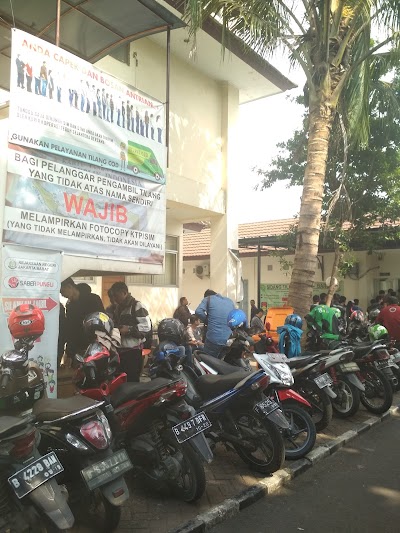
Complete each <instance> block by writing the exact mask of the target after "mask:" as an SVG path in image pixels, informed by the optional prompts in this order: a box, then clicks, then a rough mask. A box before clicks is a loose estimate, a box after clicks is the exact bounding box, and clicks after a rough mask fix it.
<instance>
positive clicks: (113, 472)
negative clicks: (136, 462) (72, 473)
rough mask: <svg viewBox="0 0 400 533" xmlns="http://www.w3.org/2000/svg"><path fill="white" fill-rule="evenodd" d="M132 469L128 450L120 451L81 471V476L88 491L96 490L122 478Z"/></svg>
mask: <svg viewBox="0 0 400 533" xmlns="http://www.w3.org/2000/svg"><path fill="white" fill-rule="evenodd" d="M131 469H132V463H131V460H130V459H129V457H128V454H127V452H126V450H119V451H117V452H115V453H113V454H112V455H111V456H110V457H106V458H105V459H103V460H102V461H99V462H97V463H94V464H92V465H90V466H88V467H86V468H84V469H83V470H81V476H82V477H83V479H84V481H85V483H86V485H87V487H88V489H89V490H94V489H97V488H98V487H101V486H103V485H105V484H106V483H108V482H109V481H113V480H114V479H116V478H117V477H120V476H122V475H123V474H125V472H128V471H129V470H131Z"/></svg>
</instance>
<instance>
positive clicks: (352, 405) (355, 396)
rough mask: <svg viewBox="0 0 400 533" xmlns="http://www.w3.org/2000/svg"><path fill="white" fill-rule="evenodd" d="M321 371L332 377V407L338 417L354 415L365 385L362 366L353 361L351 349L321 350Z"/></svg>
mask: <svg viewBox="0 0 400 533" xmlns="http://www.w3.org/2000/svg"><path fill="white" fill-rule="evenodd" d="M319 354H320V361H321V363H322V364H321V367H320V369H321V371H325V372H327V373H328V374H329V376H330V377H331V379H332V385H331V387H332V390H333V392H334V393H335V394H336V398H332V408H333V411H334V413H335V416H337V417H338V418H348V417H350V416H353V415H354V414H355V413H356V412H357V411H358V409H359V407H360V392H364V391H365V387H364V385H363V383H362V382H361V380H360V377H359V376H360V367H359V366H358V364H357V363H355V362H354V361H353V358H354V353H353V352H352V350H351V349H349V348H346V347H342V348H337V349H335V350H325V351H320V352H319Z"/></svg>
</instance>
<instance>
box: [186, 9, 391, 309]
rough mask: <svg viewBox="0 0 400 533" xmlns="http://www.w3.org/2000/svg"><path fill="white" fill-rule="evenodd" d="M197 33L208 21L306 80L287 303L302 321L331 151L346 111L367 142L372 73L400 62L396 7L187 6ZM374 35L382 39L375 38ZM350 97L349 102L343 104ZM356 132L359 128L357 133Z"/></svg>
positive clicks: (313, 271) (313, 270)
mask: <svg viewBox="0 0 400 533" xmlns="http://www.w3.org/2000/svg"><path fill="white" fill-rule="evenodd" d="M185 7H186V17H187V20H188V22H189V27H190V29H191V31H192V33H193V34H195V32H196V31H197V30H198V29H199V28H201V26H202V23H203V21H204V20H206V19H207V18H209V17H215V18H216V19H217V20H218V21H220V22H221V24H222V26H223V30H224V33H225V38H226V39H229V35H230V34H233V35H236V36H237V37H239V38H240V39H242V40H243V41H244V43H245V44H246V45H247V46H250V47H251V48H253V49H254V50H256V51H257V52H258V53H259V54H260V55H263V56H264V55H266V54H268V52H270V51H271V50H272V49H274V48H276V47H277V46H279V45H281V46H283V47H284V49H285V51H286V52H287V53H288V55H289V57H290V59H291V61H292V62H293V63H297V64H298V65H299V66H300V67H301V68H302V70H303V71H304V74H305V76H306V80H307V82H306V87H305V95H306V98H307V103H308V107H309V131H308V148H307V166H306V170H305V175H304V181H303V194H302V199H301V207H300V216H299V222H298V228H297V237H296V250H295V257H294V264H293V271H292V277H291V282H290V287H289V303H290V305H292V306H293V307H294V309H295V311H296V312H297V313H299V314H301V315H302V316H304V315H305V314H306V313H307V311H308V308H309V303H310V300H311V295H312V288H313V285H314V278H315V274H316V270H317V252H318V240H319V234H320V225H321V210H322V199H323V192H324V182H325V172H326V163H327V156H328V146H329V141H330V136H331V128H332V124H333V120H334V118H335V115H336V113H338V112H339V111H340V112H341V114H342V116H345V117H346V121H347V123H348V124H349V125H350V126H351V127H352V131H356V133H357V137H358V140H359V141H361V142H366V141H367V139H368V116H369V99H368V87H369V82H370V80H371V69H373V68H374V67H375V66H376V65H377V64H379V63H380V62H386V63H387V64H388V63H389V64H390V63H391V62H392V61H393V64H395V60H396V59H397V60H398V58H399V50H400V46H399V43H400V33H399V30H400V2H399V0H291V1H290V2H288V1H287V0H186V6H185ZM372 31H374V32H375V33H376V36H377V37H378V38H375V40H374V39H372ZM344 94H346V98H344V96H343V95H344ZM354 126H356V128H354Z"/></svg>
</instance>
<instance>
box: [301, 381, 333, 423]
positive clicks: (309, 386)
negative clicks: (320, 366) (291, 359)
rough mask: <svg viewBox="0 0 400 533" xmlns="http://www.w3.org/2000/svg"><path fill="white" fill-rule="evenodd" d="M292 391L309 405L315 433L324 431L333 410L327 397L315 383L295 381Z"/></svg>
mask: <svg viewBox="0 0 400 533" xmlns="http://www.w3.org/2000/svg"><path fill="white" fill-rule="evenodd" d="M293 389H294V390H295V391H297V392H298V393H300V394H301V395H302V396H304V398H305V399H306V400H308V401H309V402H310V404H311V407H312V409H311V418H312V419H313V422H314V424H315V428H316V430H317V432H318V433H319V432H320V431H322V430H324V429H325V428H326V427H327V426H328V425H329V423H330V422H331V420H332V416H333V409H332V403H331V400H330V398H329V397H328V395H327V394H326V393H325V392H324V391H323V390H322V389H320V388H319V387H318V386H317V385H316V384H315V383H313V382H312V381H308V380H298V381H295V383H294V386H293Z"/></svg>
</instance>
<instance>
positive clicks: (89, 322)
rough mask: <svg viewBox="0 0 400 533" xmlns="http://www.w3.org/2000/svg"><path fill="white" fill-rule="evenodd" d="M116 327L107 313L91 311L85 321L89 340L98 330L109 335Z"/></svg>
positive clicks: (84, 327) (84, 328)
mask: <svg viewBox="0 0 400 533" xmlns="http://www.w3.org/2000/svg"><path fill="white" fill-rule="evenodd" d="M113 329H114V322H113V321H112V320H111V318H110V317H109V316H108V315H106V313H102V312H100V313H90V315H87V316H86V317H85V319H84V321H83V330H84V332H85V335H86V338H87V339H88V340H91V339H94V338H95V337H96V331H104V333H107V335H111V332H112V330H113Z"/></svg>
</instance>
